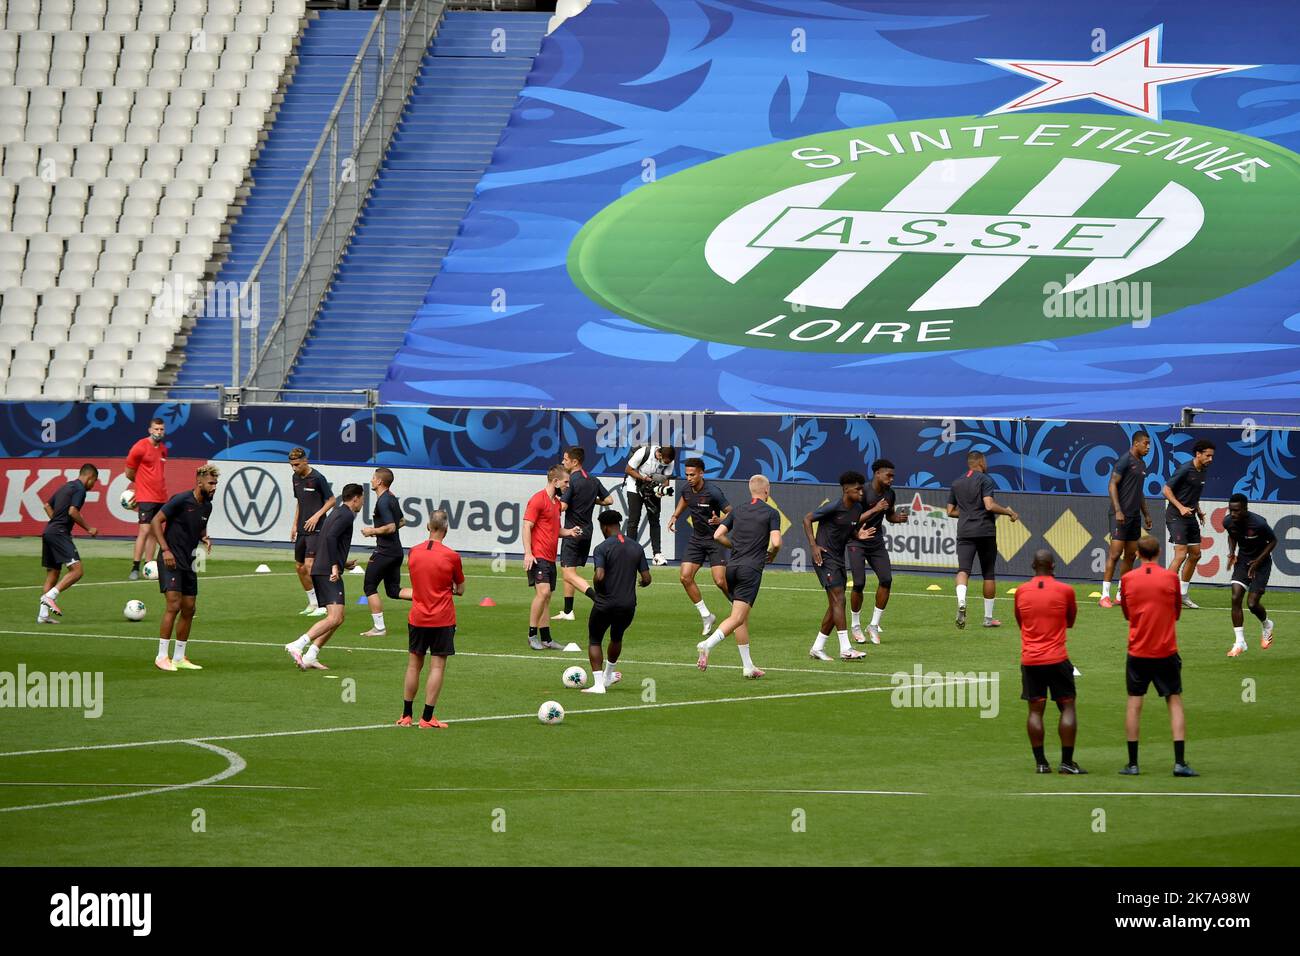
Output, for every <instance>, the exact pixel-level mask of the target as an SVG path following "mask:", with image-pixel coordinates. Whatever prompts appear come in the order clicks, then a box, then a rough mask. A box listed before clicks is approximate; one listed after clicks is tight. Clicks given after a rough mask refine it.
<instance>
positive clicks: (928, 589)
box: [926, 584, 943, 591]
mask: <svg viewBox="0 0 1300 956" xmlns="http://www.w3.org/2000/svg"><path fill="white" fill-rule="evenodd" d="M926 590H927V591H942V590H943V588H941V587H939V585H937V584H931V585H930V586H929V587H928V588H926Z"/></svg>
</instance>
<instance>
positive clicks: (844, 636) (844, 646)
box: [835, 631, 849, 654]
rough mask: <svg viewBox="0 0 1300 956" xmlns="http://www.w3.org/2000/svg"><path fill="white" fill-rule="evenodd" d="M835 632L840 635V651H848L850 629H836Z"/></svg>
mask: <svg viewBox="0 0 1300 956" xmlns="http://www.w3.org/2000/svg"><path fill="white" fill-rule="evenodd" d="M835 633H836V634H837V635H838V636H839V639H840V653H841V654H843V653H844V652H845V651H847V650H848V649H849V632H848V631H836V632H835Z"/></svg>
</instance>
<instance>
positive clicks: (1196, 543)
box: [1165, 513, 1201, 548]
mask: <svg viewBox="0 0 1300 956" xmlns="http://www.w3.org/2000/svg"><path fill="white" fill-rule="evenodd" d="M1165 526H1166V527H1168V528H1169V540H1170V541H1171V542H1172V543H1174V544H1186V545H1191V546H1192V547H1193V548H1199V547H1200V546H1201V523H1200V522H1199V521H1197V520H1196V515H1195V513H1193V514H1190V515H1188V516H1187V517H1186V518H1183V517H1181V516H1179V515H1177V514H1174V515H1169V516H1168V517H1166V518H1165Z"/></svg>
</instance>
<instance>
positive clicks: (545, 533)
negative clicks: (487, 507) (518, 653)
mask: <svg viewBox="0 0 1300 956" xmlns="http://www.w3.org/2000/svg"><path fill="white" fill-rule="evenodd" d="M568 487H569V471H568V469H567V468H565V467H564V466H563V465H552V466H551V470H550V471H548V472H547V473H546V487H545V488H543V489H542V490H541V491H539V492H537V494H535V495H533V496H532V497H531V498H529V499H528V506H527V507H526V508H525V509H524V576H525V577H526V578H527V579H528V586H529V587H530V588H532V589H533V601H532V603H531V604H530V605H529V606H528V646H529V647H531V648H532V649H533V650H535V651H542V650H546V651H561V650H564V645H562V644H557V643H555V641H553V640H551V625H550V622H548V621H547V619H546V617H547V615H548V614H550V612H551V592H552V591H553V590H555V549H556V546H557V545H558V543H559V539H560V538H573V537H577V535H578V534H579V532H578V531H577V530H576V529H574V528H561V527H560V496H561V495H563V494H564V489H566V488H568Z"/></svg>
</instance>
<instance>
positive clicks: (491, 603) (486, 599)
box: [478, 597, 497, 607]
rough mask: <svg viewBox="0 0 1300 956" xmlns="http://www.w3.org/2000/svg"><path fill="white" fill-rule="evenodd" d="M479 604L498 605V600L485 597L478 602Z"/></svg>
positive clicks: (484, 605)
mask: <svg viewBox="0 0 1300 956" xmlns="http://www.w3.org/2000/svg"><path fill="white" fill-rule="evenodd" d="M478 606H479V607H496V606H497V602H496V601H494V600H492V599H491V598H490V597H485V598H484V599H483V600H481V601H479V602H478Z"/></svg>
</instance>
